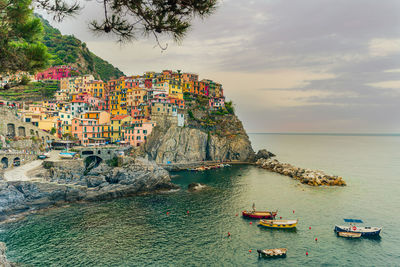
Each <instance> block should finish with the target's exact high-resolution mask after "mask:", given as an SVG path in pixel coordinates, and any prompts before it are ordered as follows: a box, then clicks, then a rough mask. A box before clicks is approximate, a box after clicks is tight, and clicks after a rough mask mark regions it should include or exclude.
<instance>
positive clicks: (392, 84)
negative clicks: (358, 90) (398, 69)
mask: <svg viewBox="0 0 400 267" xmlns="http://www.w3.org/2000/svg"><path fill="white" fill-rule="evenodd" d="M367 85H369V86H372V87H378V88H385V89H400V80H393V81H383V82H376V83H368V84H367Z"/></svg>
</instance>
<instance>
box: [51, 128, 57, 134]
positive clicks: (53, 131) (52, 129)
mask: <svg viewBox="0 0 400 267" xmlns="http://www.w3.org/2000/svg"><path fill="white" fill-rule="evenodd" d="M56 132H57V129H56V128H54V127H52V128H51V130H50V134H51V135H54V134H55V133H56Z"/></svg>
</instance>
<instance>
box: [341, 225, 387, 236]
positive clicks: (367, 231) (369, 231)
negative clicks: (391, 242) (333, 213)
mask: <svg viewBox="0 0 400 267" xmlns="http://www.w3.org/2000/svg"><path fill="white" fill-rule="evenodd" d="M353 227H354V226H353ZM334 231H335V232H336V233H337V232H349V233H360V234H361V236H378V235H379V234H380V233H381V231H382V228H378V227H355V228H354V229H353V228H352V227H350V226H339V225H335V230H334Z"/></svg>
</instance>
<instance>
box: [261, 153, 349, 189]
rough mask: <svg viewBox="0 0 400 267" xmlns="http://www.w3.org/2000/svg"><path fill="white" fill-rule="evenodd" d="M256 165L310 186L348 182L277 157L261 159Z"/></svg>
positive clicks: (336, 184) (338, 184)
mask: <svg viewBox="0 0 400 267" xmlns="http://www.w3.org/2000/svg"><path fill="white" fill-rule="evenodd" d="M256 165H258V166H259V167H261V168H263V169H267V170H269V171H272V172H277V173H279V174H282V175H285V176H289V177H292V178H293V179H296V180H299V181H300V182H301V183H303V184H307V185H310V186H321V185H328V186H345V185H346V182H345V181H344V180H343V178H342V177H339V176H332V175H327V174H325V173H324V172H323V171H318V170H317V171H315V170H308V169H303V168H298V167H295V166H292V165H290V164H288V163H281V162H279V161H278V160H276V159H264V158H262V159H259V160H257V162H256Z"/></svg>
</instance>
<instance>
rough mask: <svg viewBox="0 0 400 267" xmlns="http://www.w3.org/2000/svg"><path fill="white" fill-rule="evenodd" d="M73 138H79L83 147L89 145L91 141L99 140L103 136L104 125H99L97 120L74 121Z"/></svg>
mask: <svg viewBox="0 0 400 267" xmlns="http://www.w3.org/2000/svg"><path fill="white" fill-rule="evenodd" d="M71 133H72V136H73V137H75V138H78V139H79V141H80V142H81V145H84V146H86V145H88V144H89V143H90V141H89V139H92V140H93V139H99V138H101V137H102V136H103V125H100V124H98V123H97V120H95V119H80V118H73V119H72V128H71Z"/></svg>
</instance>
